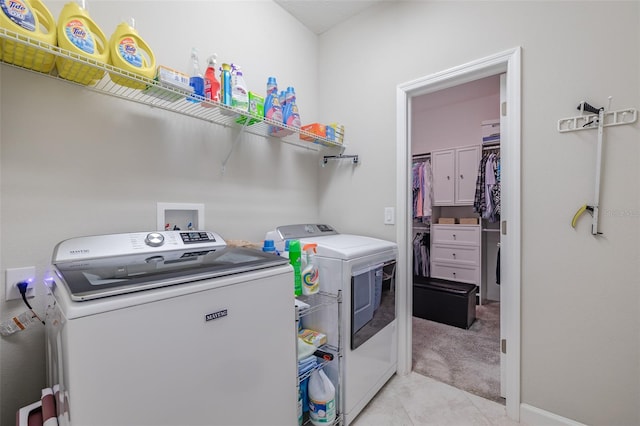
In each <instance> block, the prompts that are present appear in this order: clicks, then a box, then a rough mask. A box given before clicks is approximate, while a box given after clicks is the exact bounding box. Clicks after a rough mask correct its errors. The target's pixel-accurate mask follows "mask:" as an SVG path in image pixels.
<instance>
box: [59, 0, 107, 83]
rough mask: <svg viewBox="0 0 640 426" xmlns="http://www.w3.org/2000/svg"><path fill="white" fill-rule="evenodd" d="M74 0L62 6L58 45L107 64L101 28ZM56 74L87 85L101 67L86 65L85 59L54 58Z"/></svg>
mask: <svg viewBox="0 0 640 426" xmlns="http://www.w3.org/2000/svg"><path fill="white" fill-rule="evenodd" d="M82 3H83V5H82V6H80V5H79V4H78V3H76V2H69V3H67V4H65V5H64V7H63V8H62V11H61V12H60V16H59V17H58V46H60V47H61V48H62V49H66V50H68V51H69V52H71V53H73V54H76V55H78V56H80V57H82V58H85V59H88V60H90V61H95V62H98V63H100V64H108V63H109V48H108V46H107V39H106V37H105V36H104V33H103V32H102V30H101V29H100V28H99V27H98V26H97V25H96V23H95V22H93V20H92V19H91V18H90V17H89V13H88V12H87V11H86V9H85V8H84V0H83V1H82ZM56 66H57V68H58V75H60V77H62V78H64V79H67V80H71V81H75V82H76V83H80V84H84V85H85V86H86V85H89V84H94V83H96V82H97V81H99V80H100V79H101V78H102V77H103V76H104V69H102V68H100V67H96V66H91V65H87V64H86V62H85V61H82V60H74V59H67V58H63V57H60V56H59V57H57V58H56Z"/></svg>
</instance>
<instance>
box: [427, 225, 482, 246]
mask: <svg viewBox="0 0 640 426" xmlns="http://www.w3.org/2000/svg"><path fill="white" fill-rule="evenodd" d="M431 228H432V229H431V238H432V242H433V244H456V245H472V246H477V247H479V246H480V226H479V225H443V226H440V225H433V226H432V227H431Z"/></svg>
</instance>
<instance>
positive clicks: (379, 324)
mask: <svg viewBox="0 0 640 426" xmlns="http://www.w3.org/2000/svg"><path fill="white" fill-rule="evenodd" d="M395 275H396V261H395V260H391V261H389V262H386V263H384V264H378V265H372V266H370V267H369V268H366V269H360V270H358V271H353V274H352V276H351V349H356V348H357V347H358V346H360V345H362V344H363V343H364V342H366V341H367V340H369V339H370V338H371V337H372V336H374V335H375V334H376V333H377V332H378V331H380V330H382V329H383V328H385V327H386V326H387V324H389V323H390V322H392V321H393V320H394V319H395V317H396V296H395Z"/></svg>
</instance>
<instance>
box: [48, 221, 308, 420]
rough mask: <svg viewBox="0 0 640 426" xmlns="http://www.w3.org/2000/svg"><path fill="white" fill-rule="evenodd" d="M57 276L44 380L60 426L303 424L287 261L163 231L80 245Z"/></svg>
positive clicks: (70, 247) (56, 257)
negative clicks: (298, 403) (299, 419)
mask: <svg viewBox="0 0 640 426" xmlns="http://www.w3.org/2000/svg"><path fill="white" fill-rule="evenodd" d="M52 264H53V267H52V277H51V281H50V288H51V299H50V301H49V303H48V305H49V306H48V308H47V314H46V335H47V345H46V346H47V366H48V368H47V376H48V386H50V387H51V389H52V391H53V392H54V394H55V396H56V398H55V400H56V410H57V417H58V423H59V424H60V426H131V425H136V426H143V425H154V426H157V425H166V426H176V425H185V426H186V425H193V426H195V425H207V426H209V425H225V426H227V425H252V424H253V425H266V424H270V425H278V426H280V425H286V424H296V423H297V413H296V404H295V401H296V399H297V368H296V329H295V324H296V318H295V307H294V298H293V295H292V290H291V285H292V284H291V283H292V282H293V269H292V268H291V266H290V265H289V264H288V262H287V260H286V259H284V258H281V257H279V256H276V255H274V254H268V253H263V252H262V251H259V250H254V249H248V248H238V247H236V248H233V247H228V246H227V244H226V243H225V241H224V240H223V239H222V237H220V235H219V234H217V233H214V232H205V231H189V232H180V231H166V232H137V233H128V234H112V235H100V236H91V237H78V238H71V239H69V240H65V241H63V242H61V243H59V244H58V245H57V246H56V248H55V250H54V254H53V262H52Z"/></svg>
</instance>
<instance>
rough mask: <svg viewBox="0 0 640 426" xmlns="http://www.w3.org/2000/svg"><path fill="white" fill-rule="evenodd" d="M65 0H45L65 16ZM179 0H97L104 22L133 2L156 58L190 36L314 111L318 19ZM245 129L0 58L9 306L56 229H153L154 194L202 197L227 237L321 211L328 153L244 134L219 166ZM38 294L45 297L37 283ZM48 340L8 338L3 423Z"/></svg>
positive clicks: (251, 80)
mask: <svg viewBox="0 0 640 426" xmlns="http://www.w3.org/2000/svg"><path fill="white" fill-rule="evenodd" d="M64 3H65V1H46V4H47V5H48V6H49V8H50V9H51V11H52V13H53V14H54V16H56V17H57V16H58V14H59V11H60V10H61V9H62V5H63V4H64ZM176 6H177V4H176V3H175V2H164V1H156V2H148V1H127V2H113V1H97V0H94V1H89V2H88V7H89V11H90V14H91V16H92V17H93V18H94V19H95V20H96V21H97V23H98V25H99V26H100V27H101V28H102V29H103V31H104V32H105V33H106V34H107V36H109V35H110V34H111V32H113V30H114V29H115V26H116V25H117V23H118V22H119V21H120V18H121V17H124V16H128V15H132V16H134V17H135V18H136V22H137V28H138V31H139V33H140V34H141V35H142V37H143V38H144V39H145V40H146V41H147V42H148V44H149V45H151V47H152V49H153V50H154V53H155V55H156V58H157V60H158V63H160V64H164V65H167V66H170V67H172V68H177V69H182V70H185V71H188V67H187V65H188V62H189V54H190V50H191V47H192V46H196V47H198V48H199V49H200V52H201V63H202V66H203V67H204V61H205V59H206V57H207V56H208V55H209V54H211V53H213V52H217V53H218V59H219V64H220V63H221V62H227V61H229V62H236V63H239V64H240V65H242V67H243V70H244V74H245V78H246V80H247V84H248V86H249V88H250V89H251V90H255V91H257V92H258V93H262V94H264V92H265V87H266V81H267V77H268V76H271V75H273V76H276V77H277V79H278V83H279V85H280V87H281V88H286V86H288V85H291V86H294V87H295V89H296V92H297V95H298V105H299V108H300V113H301V116H302V119H303V121H305V122H309V121H317V119H318V118H319V117H317V106H316V105H317V97H318V86H317V72H318V68H317V61H318V59H317V37H316V36H315V35H314V34H313V33H311V32H310V31H308V30H307V29H306V28H305V27H303V26H302V25H301V24H300V23H299V22H297V21H296V20H294V19H293V18H292V17H291V16H290V15H289V14H288V13H287V12H285V11H284V10H283V9H281V8H280V7H279V6H277V5H275V4H274V3H272V2H270V1H267V2H265V1H257V2H231V1H229V2H226V1H216V2H180V7H176ZM234 17H242V20H238V19H236V18H234ZM240 24H241V25H240ZM236 134H237V132H236V131H232V130H228V129H225V128H223V127H220V126H217V125H211V124H208V123H206V122H199V121H196V120H194V119H191V118H188V117H183V116H177V115H175V114H171V113H168V112H165V111H162V110H158V109H152V108H149V107H146V106H142V105H138V104H132V103H127V102H125V101H122V100H119V99H116V98H111V97H107V96H102V95H98V94H96V93H93V92H91V91H88V90H85V89H83V88H80V87H77V86H73V85H69V84H67V83H64V82H60V81H56V80H52V79H49V78H47V77H43V76H40V75H36V74H32V73H28V72H24V71H22V70H17V69H14V68H11V67H9V66H5V65H2V66H0V172H1V174H0V178H1V187H0V190H1V192H0V203H1V210H0V214H1V217H0V236H1V238H0V250H1V253H0V254H1V262H0V270H1V272H2V273H1V274H0V277H1V278H0V281H1V285H0V288H1V289H2V290H0V300H1V302H0V318H1V319H2V320H4V319H8V318H10V316H11V315H14V314H17V313H18V312H21V311H22V310H24V307H23V305H22V302H20V301H10V302H5V301H4V287H5V286H4V270H5V269H7V268H16V267H23V266H30V265H33V266H36V268H37V283H38V285H39V283H40V282H41V280H42V277H43V276H44V273H45V271H46V269H47V267H48V265H49V262H50V259H51V254H52V251H53V248H54V245H55V244H56V243H57V242H59V241H61V240H63V239H65V238H69V237H72V236H78V235H87V234H100V233H112V232H129V231H142V230H150V229H155V227H156V203H157V202H186V203H203V204H204V205H205V223H206V225H207V228H208V229H212V230H215V231H218V232H220V233H221V234H222V235H223V237H225V238H228V239H245V240H250V241H261V240H262V239H263V238H264V233H265V232H266V231H267V230H269V229H273V228H274V227H275V226H277V225H281V224H286V223H291V222H301V221H309V222H314V221H317V220H318V212H317V210H318V209H317V200H318V194H317V180H318V171H319V169H320V168H319V164H320V161H319V158H320V156H319V154H318V153H315V152H312V151H308V150H305V149H301V148H297V147H294V146H291V145H286V144H282V143H279V142H277V141H274V140H270V139H266V138H263V137H257V136H252V135H246V136H245V137H244V138H243V139H242V140H241V141H240V143H239V145H238V146H237V148H236V149H235V151H234V152H233V154H232V156H231V158H230V160H229V163H228V164H227V167H226V173H225V174H224V175H221V162H222V161H223V159H224V158H225V157H226V155H227V153H228V152H229V149H230V146H231V141H232V139H233V138H235V135H236ZM38 291H42V288H41V287H40V288H39V289H38ZM35 307H36V309H38V310H39V311H40V312H43V311H44V298H43V297H42V293H41V294H40V297H38V298H37V299H36V300H35ZM96 338H100V336H96ZM43 343H44V333H43V330H42V328H39V329H36V330H28V331H25V332H22V333H18V334H16V335H13V336H11V337H8V338H3V339H1V340H0V398H1V406H0V410H1V412H2V418H0V424H3V425H5V424H6V425H9V424H13V422H14V421H15V420H14V416H15V411H16V409H17V408H18V407H19V406H21V405H25V404H27V403H29V402H32V401H34V400H36V399H39V398H40V393H39V392H40V389H41V388H42V387H43V386H44V385H45V360H44V344H43ZM88 344H91V343H90V342H88Z"/></svg>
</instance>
